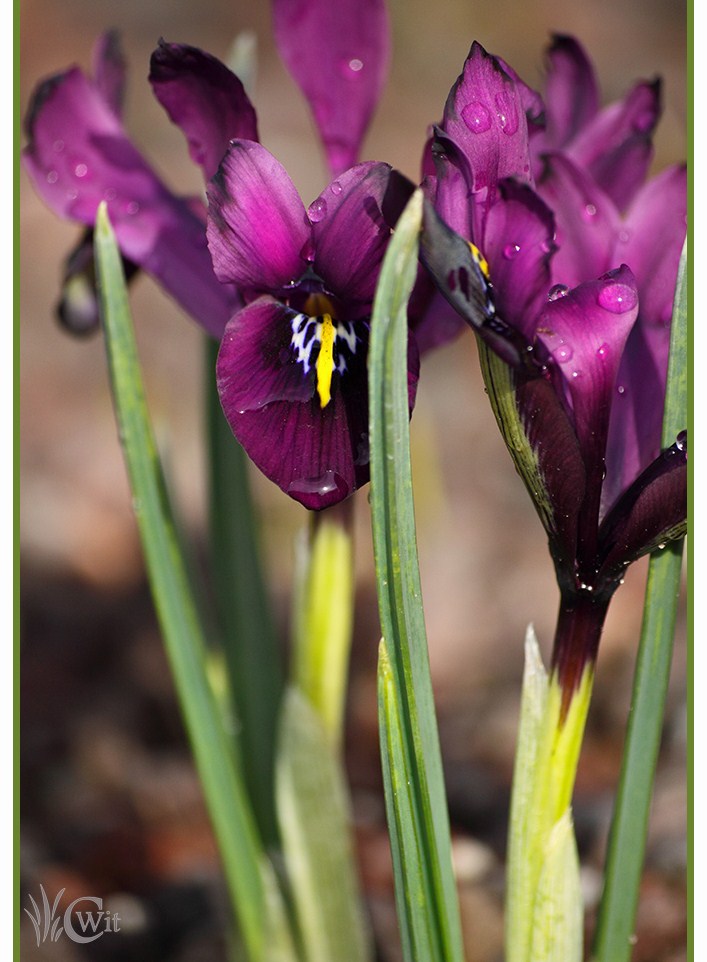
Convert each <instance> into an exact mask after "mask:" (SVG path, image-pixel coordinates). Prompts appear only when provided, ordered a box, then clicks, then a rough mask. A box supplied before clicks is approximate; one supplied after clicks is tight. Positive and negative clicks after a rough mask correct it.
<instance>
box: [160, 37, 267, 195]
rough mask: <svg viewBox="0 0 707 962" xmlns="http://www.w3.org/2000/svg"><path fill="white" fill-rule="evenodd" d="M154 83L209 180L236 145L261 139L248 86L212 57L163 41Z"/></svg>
mask: <svg viewBox="0 0 707 962" xmlns="http://www.w3.org/2000/svg"><path fill="white" fill-rule="evenodd" d="M149 79H150V83H151V84H152V89H153V90H154V92H155V96H156V97H157V99H158V100H159V102H160V103H161V104H162V106H163V107H164V109H165V110H166V111H167V113H168V114H169V116H170V119H171V120H172V121H173V123H175V124H177V126H178V127H180V128H181V129H182V131H183V133H184V135H185V136H186V138H187V141H188V143H189V154H190V156H191V158H192V160H193V161H194V163H196V164H199V166H200V167H201V168H202V169H203V171H204V177H205V178H206V180H210V179H211V177H213V175H214V174H215V173H216V171H217V170H218V167H219V164H220V163H221V160H222V159H223V155H224V154H225V153H226V150H227V149H228V145H229V143H230V141H231V140H233V139H235V138H241V139H243V140H258V125H257V120H256V116H255V110H254V109H253V106H252V104H251V102H250V100H249V99H248V95H247V94H246V92H245V90H244V89H243V84H242V83H241V81H240V80H239V79H238V77H236V75H235V74H234V73H232V72H231V71H230V70H229V69H228V67H226V66H224V64H222V63H221V61H220V60H217V59H216V57H212V56H211V54H208V53H204V52H203V51H202V50H199V49H197V48H196V47H189V46H185V45H184V44H178V43H165V41H164V40H161V41H160V45H159V47H158V48H157V49H156V50H155V52H154V53H153V54H152V58H151V60H150V77H149Z"/></svg>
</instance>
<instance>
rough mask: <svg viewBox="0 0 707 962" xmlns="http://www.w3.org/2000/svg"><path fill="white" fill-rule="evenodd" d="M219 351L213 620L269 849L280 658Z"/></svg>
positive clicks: (211, 446) (212, 428)
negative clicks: (226, 407) (223, 392)
mask: <svg viewBox="0 0 707 962" xmlns="http://www.w3.org/2000/svg"><path fill="white" fill-rule="evenodd" d="M217 352H218V345H217V344H216V342H215V341H213V340H211V339H210V338H209V340H208V342H207V346H206V369H205V379H206V383H205V386H204V388H205V398H204V401H205V408H206V427H207V450H208V469H209V477H208V484H209V548H210V559H209V560H210V562H211V583H212V585H213V590H214V598H215V602H216V615H217V620H218V623H219V627H220V629H221V632H222V638H221V640H222V644H223V650H224V654H225V656H226V666H227V669H228V676H229V682H230V690H231V695H232V698H233V703H234V709H235V712H236V718H237V721H238V741H239V744H240V748H241V751H240V753H239V755H240V759H239V760H240V764H241V767H242V770H243V775H244V778H245V784H246V788H247V790H248V795H249V797H250V800H251V804H252V808H253V811H254V813H255V818H256V821H257V823H258V828H259V829H260V833H261V836H262V839H263V842H264V843H265V845H266V846H274V845H276V843H277V829H276V821H275V809H274V796H275V791H274V766H275V740H276V737H277V719H278V715H279V710H280V699H281V697H282V687H283V671H282V663H281V652H280V650H279V647H278V643H277V635H276V632H275V627H274V625H273V620H272V616H271V613H270V612H271V607H270V604H269V599H268V596H267V591H266V587H265V583H264V580H263V576H262V568H261V561H260V551H259V546H258V536H257V530H256V524H255V516H254V515H255V512H254V505H253V499H252V496H251V492H250V484H249V479H248V458H247V457H246V454H245V452H244V451H243V448H242V447H241V446H240V445H239V443H238V442H237V441H236V439H235V438H234V437H233V434H232V432H231V429H230V428H229V426H228V422H227V421H226V418H225V417H224V414H223V411H222V410H221V405H220V402H219V398H218V394H217V392H216V375H215V368H216V355H217Z"/></svg>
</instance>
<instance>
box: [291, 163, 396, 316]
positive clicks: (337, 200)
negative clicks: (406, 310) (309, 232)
mask: <svg viewBox="0 0 707 962" xmlns="http://www.w3.org/2000/svg"><path fill="white" fill-rule="evenodd" d="M390 172H391V168H390V167H389V166H388V164H378V163H365V164H358V165H357V166H356V167H352V168H351V169H350V170H347V171H346V172H345V173H343V174H341V176H340V177H339V178H338V179H337V180H335V181H334V182H333V183H331V184H330V185H329V186H328V187H327V188H326V189H325V190H324V191H323V192H322V193H321V194H320V195H319V197H318V198H317V199H316V200H315V201H314V202H313V203H312V204H310V207H309V217H310V220H311V221H312V223H313V225H314V248H315V258H314V266H315V270H316V272H317V274H319V276H320V277H321V278H322V280H323V281H324V282H325V284H326V286H327V287H328V288H329V289H330V290H332V291H334V292H335V293H336V295H337V296H338V297H340V298H343V299H345V300H347V301H355V302H360V303H369V302H371V301H372V300H373V295H374V293H375V289H376V282H377V280H378V272H379V270H380V265H381V262H382V260H383V255H384V254H385V249H386V247H387V245H388V241H389V239H390V227H389V226H388V224H387V222H386V218H385V217H384V215H383V210H382V208H383V200H384V197H385V194H386V190H387V188H388V184H389V182H390Z"/></svg>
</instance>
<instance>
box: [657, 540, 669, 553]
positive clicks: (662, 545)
mask: <svg viewBox="0 0 707 962" xmlns="http://www.w3.org/2000/svg"><path fill="white" fill-rule="evenodd" d="M667 543H668V542H667V541H661V543H660V544H659V545H658V551H664V550H665V546H666V545H667Z"/></svg>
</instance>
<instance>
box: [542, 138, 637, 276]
mask: <svg viewBox="0 0 707 962" xmlns="http://www.w3.org/2000/svg"><path fill="white" fill-rule="evenodd" d="M544 163H545V169H544V172H543V175H542V178H541V180H540V181H539V184H538V193H539V194H540V196H541V197H542V198H543V200H544V201H545V202H546V203H547V205H548V206H549V207H550V208H551V209H552V210H553V211H554V214H555V221H556V224H557V236H556V242H557V252H556V254H555V256H554V258H553V262H552V273H553V280H554V281H555V282H556V283H561V284H565V285H566V286H567V287H576V286H577V285H578V284H581V282H582V281H583V280H586V279H587V278H589V277H598V276H599V275H600V274H602V273H603V272H604V271H605V270H607V269H608V268H609V267H610V266H611V265H612V263H613V262H612V261H611V259H610V255H611V253H612V252H613V248H614V244H615V240H616V237H617V236H618V233H619V226H620V220H619V214H618V211H617V210H616V207H615V206H614V202H613V201H612V200H611V199H610V198H609V197H608V196H607V194H605V193H604V191H603V190H602V189H601V188H600V187H599V186H598V185H597V183H596V182H595V181H594V179H593V178H592V177H591V176H590V175H589V174H588V173H587V172H586V170H584V169H582V168H581V167H578V166H577V165H576V164H574V163H573V162H572V161H571V160H570V159H569V158H568V157H567V156H565V155H564V154H559V153H552V154H547V155H546V156H545V157H544Z"/></svg>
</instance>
